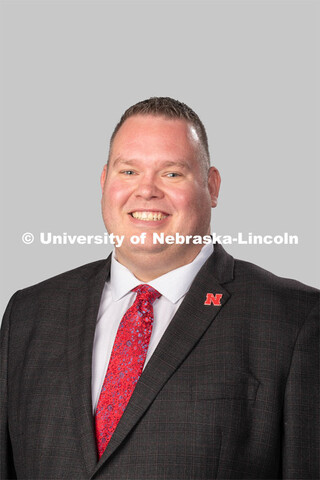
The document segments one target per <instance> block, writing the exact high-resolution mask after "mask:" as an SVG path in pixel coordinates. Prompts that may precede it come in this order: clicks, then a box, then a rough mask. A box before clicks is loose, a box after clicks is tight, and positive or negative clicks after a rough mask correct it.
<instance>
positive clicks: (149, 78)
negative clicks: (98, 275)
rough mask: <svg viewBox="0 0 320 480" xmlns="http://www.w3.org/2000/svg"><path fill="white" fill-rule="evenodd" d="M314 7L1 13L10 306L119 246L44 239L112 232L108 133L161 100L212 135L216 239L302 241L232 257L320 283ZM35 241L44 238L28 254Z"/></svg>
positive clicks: (149, 6) (221, 5)
mask: <svg viewBox="0 0 320 480" xmlns="http://www.w3.org/2000/svg"><path fill="white" fill-rule="evenodd" d="M316 9H317V2H311V1H276V2H275V1H226V0H224V1H221V2H217V1H206V2H204V1H197V2H196V1H189V2H187V1H177V0H176V1H174V0H171V1H170V2H165V1H161V2H160V1H150V0H148V1H147V2H141V1H131V2H124V1H119V0H118V1H117V2H111V1H92V0H91V1H89V0H87V1H76V0H73V1H48V0H41V1H27V0H25V1H15V0H10V1H3V2H2V4H1V10H2V29H3V37H2V39H3V42H2V45H3V48H2V57H1V66H2V81H3V89H2V92H3V96H2V105H1V111H2V122H3V123H2V127H1V134H2V139H3V142H2V145H3V148H2V185H1V195H2V202H1V204H2V209H3V211H2V222H1V223H2V229H1V243H2V248H1V254H2V267H1V280H2V290H1V291H2V297H1V301H2V303H1V309H2V310H3V309H4V307H5V304H6V303H7V301H8V299H9V297H10V296H11V295H12V294H13V293H14V291H16V290H17V289H20V288H23V287H25V286H28V285H31V284H34V283H37V282H39V281H41V280H43V279H45V278H48V277H50V276H53V275H55V274H58V273H60V272H63V271H66V270H69V269H71V268H74V267H76V266H79V265H81V264H84V263H88V262H90V261H94V260H97V259H100V258H103V257H105V256H107V255H108V253H109V251H110V248H109V247H105V246H98V245H96V246H92V245H91V246H90V245H83V246H81V245H78V246H71V245H69V246H58V245H56V246H55V245H41V244H40V242H39V241H37V237H39V234H40V232H53V233H54V234H62V233H63V232H67V233H68V234H72V235H75V234H78V235H79V234H85V235H89V234H103V233H104V226H103V222H102V220H101V215H100V185H99V176H100V172H101V170H102V167H103V165H104V163H105V161H106V155H107V143H108V139H109V136H110V134H111V132H112V129H113V127H114V125H115V123H116V122H117V121H118V119H119V117H120V115H121V114H122V113H123V111H124V109H125V108H127V107H128V106H129V105H131V104H133V103H135V102H136V101H139V100H142V99H144V98H147V97H149V96H153V95H159V96H167V95H168V96H172V97H174V98H177V99H180V100H182V101H184V102H186V103H188V104H189V105H190V106H191V107H192V108H194V109H195V110H196V112H197V113H198V114H199V115H200V117H201V118H202V120H203V122H204V124H205V125H206V127H207V131H208V136H209V141H210V150H211V155H212V161H213V163H214V164H215V165H216V166H217V167H218V168H219V170H220V172H221V176H222V188H221V196H220V204H219V206H218V208H217V209H215V210H214V211H213V224H212V230H214V231H216V232H218V233H221V234H236V233H237V232H238V231H241V232H243V233H244V235H246V234H248V233H249V232H252V233H256V234H262V235H265V234H271V235H276V234H283V232H289V233H290V234H295V235H298V237H299V244H298V245H291V246H290V245H263V246H261V245H260V246H259V245H257V246H253V245H247V246H244V245H242V246H240V245H238V246H237V245H231V246H230V247H229V248H228V251H229V252H230V253H231V254H233V255H234V256H236V257H238V258H243V259H247V260H249V261H251V262H254V263H257V264H259V265H261V266H262V267H264V268H266V269H268V270H271V271H273V272H274V273H276V274H277V275H281V276H285V277H292V278H296V279H299V280H301V281H303V282H304V283H307V284H310V285H314V286H317V285H319V281H318V280H319V277H318V266H317V249H318V240H317V234H318V233H319V232H318V225H319V221H318V215H319V213H318V209H317V201H318V190H319V186H318V184H319V178H318V177H317V162H318V159H317V155H316V153H317V152H316V149H317V145H316V108H317V107H316V93H319V87H318V85H317V80H316V67H317V64H316V62H317V58H319V45H317V39H316V28H318V29H319V22H318V24H317V17H316ZM318 84H319V78H318ZM317 89H318V92H316V90H317ZM318 113H319V110H318ZM24 232H32V233H33V234H34V235H35V236H36V241H35V242H34V243H33V244H32V245H25V244H23V242H22V241H21V235H22V234H23V233H24Z"/></svg>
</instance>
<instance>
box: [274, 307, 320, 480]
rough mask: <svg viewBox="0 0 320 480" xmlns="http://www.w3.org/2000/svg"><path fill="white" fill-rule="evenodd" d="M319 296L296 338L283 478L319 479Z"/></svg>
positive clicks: (287, 404) (285, 427) (287, 403)
mask: <svg viewBox="0 0 320 480" xmlns="http://www.w3.org/2000/svg"><path fill="white" fill-rule="evenodd" d="M319 412H320V409H319V299H318V302H317V305H316V306H315V307H314V308H313V309H312V310H311V313H310V314H309V316H308V318H307V319H306V321H305V323H304V325H303V327H302V328H301V330H300V332H299V335H298V337H297V340H296V344H295V348H294V352H293V356H292V360H291V366H290V371H289V375H288V379H287V385H286V393H285V403H284V417H283V422H284V425H283V452H282V458H283V464H282V478H285V479H295V480H296V479H301V480H302V479H313V480H315V479H319V478H320V472H319V425H320V423H319Z"/></svg>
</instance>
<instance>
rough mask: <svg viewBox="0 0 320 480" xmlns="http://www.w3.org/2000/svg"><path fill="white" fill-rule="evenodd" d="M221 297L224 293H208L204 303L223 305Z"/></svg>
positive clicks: (216, 305)
mask: <svg viewBox="0 0 320 480" xmlns="http://www.w3.org/2000/svg"><path fill="white" fill-rule="evenodd" d="M221 298H222V293H216V294H215V295H213V293H207V296H206V299H205V301H204V305H211V303H212V304H213V305H214V306H215V307H221V302H220V300H221Z"/></svg>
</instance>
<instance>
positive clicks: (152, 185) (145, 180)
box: [135, 175, 164, 200]
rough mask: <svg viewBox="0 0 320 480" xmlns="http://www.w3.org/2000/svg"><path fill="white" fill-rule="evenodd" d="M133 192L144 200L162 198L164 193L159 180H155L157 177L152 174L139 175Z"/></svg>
mask: <svg viewBox="0 0 320 480" xmlns="http://www.w3.org/2000/svg"><path fill="white" fill-rule="evenodd" d="M135 194H136V196H137V197H141V198H143V199H144V200H152V199H153V198H162V197H163V195H164V194H163V191H162V189H161V187H160V185H159V182H157V179H156V178H155V177H154V176H152V175H141V177H140V179H139V182H138V184H137V186H136V191H135Z"/></svg>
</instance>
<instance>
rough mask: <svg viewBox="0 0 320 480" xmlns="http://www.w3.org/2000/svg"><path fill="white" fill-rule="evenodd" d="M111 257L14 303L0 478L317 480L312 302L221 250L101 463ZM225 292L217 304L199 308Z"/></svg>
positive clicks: (288, 283)
mask: <svg viewBox="0 0 320 480" xmlns="http://www.w3.org/2000/svg"><path fill="white" fill-rule="evenodd" d="M109 269H110V258H109V259H108V260H107V261H99V262H95V263H91V264H89V265H85V266H83V267H80V268H78V269H76V270H73V271H71V272H67V273H64V274H62V275H59V276H58V277H55V278H52V279H50V280H47V281H45V282H42V283H40V284H38V285H36V286H33V287H30V288H27V289H25V290H22V291H19V292H17V293H16V294H15V295H14V296H13V298H12V299H11V301H10V303H9V306H8V308H7V311H6V314H5V317H4V322H3V329H2V342H3V343H2V345H3V346H2V368H3V373H2V376H1V382H2V393H3V395H4V400H3V406H2V415H3V420H2V422H3V424H2V440H1V449H2V455H3V457H2V462H1V467H2V471H3V474H2V475H3V477H2V478H16V477H17V478H21V479H67V480H72V479H77V480H80V479H113V480H115V479H119V480H127V479H134V480H142V479H144V480H185V479H210V480H211V479H215V478H219V479H231V478H233V479H260V478H264V479H266V478H268V479H275V478H287V479H289V478H290V479H307V478H308V479H318V478H319V472H318V470H317V465H318V461H319V450H318V444H317V438H318V437H317V431H318V427H319V419H318V418H317V415H318V413H319V406H318V396H319V385H318V381H319V375H318V346H319V344H318V337H317V331H318V314H319V292H318V291H317V290H316V289H313V288H310V287H307V286H305V285H302V284H300V283H298V282H295V281H292V280H286V279H281V278H278V277H276V276H274V275H272V274H271V273H268V272H266V271H264V270H262V269H260V268H258V267H256V266H255V265H252V264H249V263H246V262H243V261H237V260H235V261H234V259H233V258H232V257H231V256H229V255H228V254H227V253H226V252H225V251H224V250H223V248H222V247H221V246H220V245H216V246H215V252H214V254H213V255H212V256H211V257H210V258H209V259H208V261H207V262H206V263H205V265H204V266H203V268H202V269H201V271H200V272H199V274H198V275H197V277H196V278H195V280H194V282H193V284H192V286H191V288H190V291H189V292H188V294H187V295H186V297H185V299H184V301H183V303H182V304H181V306H180V308H179V310H178V312H177V313H176V315H175V317H174V318H173V320H172V322H171V324H170V326H169V327H168V329H167V331H166V332H165V334H164V336H163V337H162V339H161V341H160V343H159V346H158V348H157V349H156V351H155V353H154V355H153V356H152V358H151V359H150V361H149V363H148V365H147V366H146V368H145V370H144V372H143V373H142V375H141V377H140V380H139V382H138V384H137V387H136V389H135V391H134V393H133V396H132V397H131V400H130V402H129V404H128V406H127V409H126V411H125V412H124V415H123V417H122V418H121V420H120V423H119V425H118V427H117V429H116V431H115V433H114V435H113V437H112V439H111V441H110V443H109V445H108V447H107V449H106V451H105V453H104V455H103V456H102V458H101V459H100V461H98V460H97V452H96V445H95V437H94V422H93V416H92V405H91V358H92V345H93V338H94V331H95V325H96V318H97V313H98V308H99V302H100V297H101V293H102V289H103V286H104V282H105V280H106V278H107V277H108V274H109ZM207 293H213V294H217V293H221V294H222V295H223V296H222V301H221V303H222V305H221V306H215V305H213V304H210V305H204V301H205V298H206V294H207Z"/></svg>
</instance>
